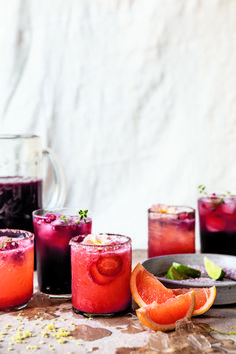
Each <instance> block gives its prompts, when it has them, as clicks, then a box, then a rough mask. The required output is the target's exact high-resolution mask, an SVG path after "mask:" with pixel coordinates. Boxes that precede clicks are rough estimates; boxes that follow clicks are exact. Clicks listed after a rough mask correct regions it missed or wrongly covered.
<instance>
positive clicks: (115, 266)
mask: <svg viewBox="0 0 236 354" xmlns="http://www.w3.org/2000/svg"><path fill="white" fill-rule="evenodd" d="M70 245H71V267H72V307H73V310H74V312H76V313H81V314H83V315H85V316H88V317H90V316H91V317H93V316H113V315H115V314H118V313H122V312H124V311H127V310H128V309H129V308H130V306H131V293H130V275H131V263H132V247H131V239H130V238H129V237H127V236H122V235H114V234H91V235H88V236H87V237H84V236H78V237H75V238H73V239H72V240H71V241H70Z"/></svg>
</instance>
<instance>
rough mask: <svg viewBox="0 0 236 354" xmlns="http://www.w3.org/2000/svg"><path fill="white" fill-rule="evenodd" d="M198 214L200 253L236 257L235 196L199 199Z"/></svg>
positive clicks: (214, 196)
mask: <svg viewBox="0 0 236 354" xmlns="http://www.w3.org/2000/svg"><path fill="white" fill-rule="evenodd" d="M198 212H199V223H200V242H201V252H202V253H219V254H229V255H234V256H236V196H235V195H229V196H223V195H212V196H206V197H202V198H199V199H198Z"/></svg>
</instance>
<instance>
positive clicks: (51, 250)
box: [33, 208, 92, 296]
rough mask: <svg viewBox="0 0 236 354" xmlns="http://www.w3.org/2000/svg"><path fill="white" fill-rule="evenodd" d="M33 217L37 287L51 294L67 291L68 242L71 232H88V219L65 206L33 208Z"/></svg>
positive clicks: (68, 271) (68, 286)
mask: <svg viewBox="0 0 236 354" xmlns="http://www.w3.org/2000/svg"><path fill="white" fill-rule="evenodd" d="M33 219H34V220H33V224H34V234H35V243H36V252H37V273H38V284H39V289H40V291H41V292H43V293H46V294H49V295H54V296H59V295H61V296H64V295H67V294H71V261H70V246H69V242H70V239H71V238H72V237H74V236H77V235H86V234H90V233H91V231H92V219H91V218H90V217H88V216H87V213H85V214H84V212H82V211H79V212H78V211H75V210H72V209H69V208H68V209H58V210H56V211H55V210H54V211H53V212H49V211H46V210H43V209H41V210H36V211H35V212H34V213H33Z"/></svg>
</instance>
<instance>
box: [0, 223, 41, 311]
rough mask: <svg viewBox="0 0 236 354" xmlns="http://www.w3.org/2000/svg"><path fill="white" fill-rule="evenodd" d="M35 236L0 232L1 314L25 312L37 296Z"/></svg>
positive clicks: (16, 232)
mask: <svg viewBox="0 0 236 354" xmlns="http://www.w3.org/2000/svg"><path fill="white" fill-rule="evenodd" d="M33 275H34V235H33V234H32V233H30V232H27V231H21V230H13V229H12V230H11V229H5V230H3V229H1V230H0V310H10V309H21V308H23V307H25V306H26V305H27V302H28V301H29V300H30V298H31V297H32V295H33Z"/></svg>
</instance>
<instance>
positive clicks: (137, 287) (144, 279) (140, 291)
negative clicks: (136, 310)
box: [130, 263, 175, 307]
mask: <svg viewBox="0 0 236 354" xmlns="http://www.w3.org/2000/svg"><path fill="white" fill-rule="evenodd" d="M130 290H131V294H132V296H133V299H134V301H135V302H136V303H137V304H138V305H139V306H140V307H143V306H145V305H150V304H151V303H152V302H153V301H156V302H157V303H158V304H160V303H163V302H165V301H166V300H168V299H170V298H173V297H175V295H174V294H173V292H172V290H171V289H168V288H166V287H165V286H164V285H163V284H162V283H161V282H160V281H159V280H158V279H157V278H156V277H155V276H154V275H153V274H151V273H149V272H148V271H147V270H146V269H145V268H144V267H143V266H142V265H141V264H140V263H138V264H137V265H136V267H135V268H134V270H133V271H132V273H131V277H130Z"/></svg>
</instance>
